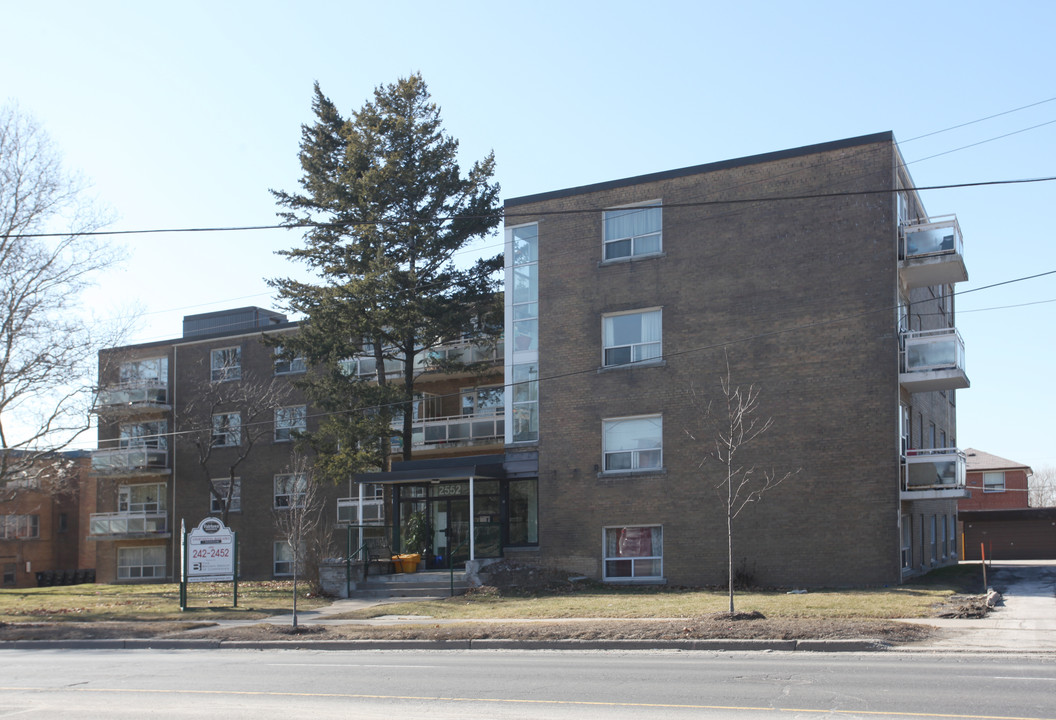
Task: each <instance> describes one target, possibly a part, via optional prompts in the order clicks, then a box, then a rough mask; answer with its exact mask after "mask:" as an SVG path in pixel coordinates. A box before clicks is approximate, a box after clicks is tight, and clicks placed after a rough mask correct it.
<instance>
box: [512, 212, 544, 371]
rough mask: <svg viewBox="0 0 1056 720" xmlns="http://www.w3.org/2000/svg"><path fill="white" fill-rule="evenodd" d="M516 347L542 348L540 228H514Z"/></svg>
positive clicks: (520, 348) (514, 321)
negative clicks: (540, 344)
mask: <svg viewBox="0 0 1056 720" xmlns="http://www.w3.org/2000/svg"><path fill="white" fill-rule="evenodd" d="M512 271H513V298H512V300H513V302H512V306H513V351H514V352H524V351H527V350H538V349H539V228H538V226H536V225H526V226H524V227H518V228H514V229H513V267H512Z"/></svg>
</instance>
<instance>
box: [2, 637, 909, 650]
mask: <svg viewBox="0 0 1056 720" xmlns="http://www.w3.org/2000/svg"><path fill="white" fill-rule="evenodd" d="M888 649H890V646H889V645H888V644H887V643H884V642H882V641H880V640H523V641H519V640H500V639H488V638H484V639H478V640H303V641H301V640H264V641H257V640H206V639H203V640H167V639H149V638H143V639H138V638H137V639H128V640H11V641H8V642H4V643H0V650H339V651H340V650H683V651H693V650H696V651H711V652H743V651H768V652H829V653H831V652H876V651H884V650H888Z"/></svg>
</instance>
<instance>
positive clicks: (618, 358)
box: [602, 310, 661, 367]
mask: <svg viewBox="0 0 1056 720" xmlns="http://www.w3.org/2000/svg"><path fill="white" fill-rule="evenodd" d="M660 334H661V330H660V310H647V311H644V312H633V313H621V314H619V315H607V316H605V317H604V318H602V338H603V341H604V345H605V355H604V359H603V362H604V364H605V366H606V367H609V366H613V365H627V364H629V363H639V362H645V361H646V360H653V359H655V358H659V357H660V355H661V350H660Z"/></svg>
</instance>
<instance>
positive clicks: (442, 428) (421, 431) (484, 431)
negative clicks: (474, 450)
mask: <svg viewBox="0 0 1056 720" xmlns="http://www.w3.org/2000/svg"><path fill="white" fill-rule="evenodd" d="M394 427H396V429H399V426H397V425H394ZM505 433H506V430H505V418H504V417H503V416H502V415H467V416H462V415H457V416H455V417H440V418H429V419H427V420H416V421H415V422H414V425H413V426H412V429H411V447H412V449H414V450H436V449H439V448H447V447H466V446H470V445H491V444H493V443H501V442H503V439H504V437H505ZM401 449H402V444H401V441H400V438H399V436H396V437H393V438H392V451H393V452H394V453H395V452H399V451H400V450H401Z"/></svg>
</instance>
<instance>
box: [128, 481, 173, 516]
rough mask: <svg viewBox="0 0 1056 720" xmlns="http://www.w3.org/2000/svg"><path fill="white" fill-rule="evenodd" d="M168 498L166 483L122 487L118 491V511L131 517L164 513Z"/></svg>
mask: <svg viewBox="0 0 1056 720" xmlns="http://www.w3.org/2000/svg"><path fill="white" fill-rule="evenodd" d="M166 498H167V492H166V486H165V483H150V484H148V485H122V486H121V487H120V488H118V490H117V511H118V512H121V513H128V514H130V515H138V514H144V513H163V512H165V510H166V507H167V503H166Z"/></svg>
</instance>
